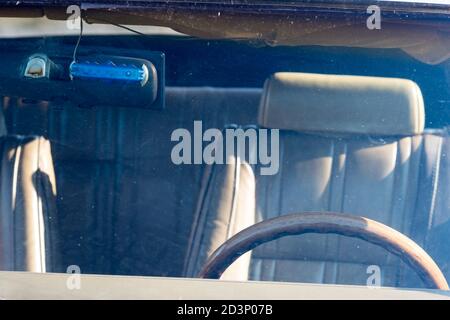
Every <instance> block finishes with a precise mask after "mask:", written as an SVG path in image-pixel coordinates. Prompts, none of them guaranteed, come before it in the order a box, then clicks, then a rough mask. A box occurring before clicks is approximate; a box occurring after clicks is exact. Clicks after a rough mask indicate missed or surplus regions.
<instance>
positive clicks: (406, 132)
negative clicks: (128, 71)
mask: <svg viewBox="0 0 450 320" xmlns="http://www.w3.org/2000/svg"><path fill="white" fill-rule="evenodd" d="M259 125H260V126H261V127H264V128H271V129H280V141H279V151H280V160H279V171H278V173H277V174H275V175H265V176H264V175H260V174H259V172H260V170H258V166H256V168H253V170H252V168H251V167H250V166H249V165H248V164H246V163H243V164H240V165H239V164H238V163H236V164H235V165H234V166H233V165H228V166H222V167H221V166H219V165H216V166H214V167H213V168H211V170H210V171H211V172H212V173H211V174H210V177H209V178H207V179H205V180H207V181H209V182H208V184H207V185H205V187H204V193H203V196H202V197H201V201H200V204H199V210H198V218H197V224H196V225H195V226H194V229H193V233H192V242H193V244H192V246H191V252H190V255H189V259H188V260H187V263H186V275H187V276H195V274H196V273H197V272H198V270H199V269H200V267H201V265H202V264H203V263H204V262H205V259H206V258H207V257H208V256H209V255H210V254H211V253H212V252H213V250H215V249H216V248H217V247H218V246H219V245H220V244H221V243H222V242H224V241H225V240H226V239H228V238H229V237H231V236H232V235H233V234H235V233H236V232H238V231H239V230H241V229H242V228H245V227H246V226H248V225H249V224H251V223H254V222H258V221H261V220H264V219H267V218H270V217H275V216H278V215H283V214H289V213H299V212H306V211H335V212H343V213H348V214H355V215H360V216H365V217H368V218H371V219H374V220H377V221H380V222H382V223H384V224H387V225H389V226H391V227H393V228H395V229H397V230H398V231H400V232H403V233H404V234H406V235H408V236H410V237H411V238H413V239H414V240H415V241H416V242H418V243H419V244H421V245H422V246H424V247H426V246H427V244H426V242H427V239H429V235H430V227H431V226H432V224H433V223H432V220H430V219H431V217H432V216H433V214H436V212H435V211H436V210H441V211H442V212H443V211H445V210H443V209H438V208H437V205H436V204H437V202H436V197H439V198H441V199H442V198H443V197H442V196H438V195H437V194H436V193H437V192H438V188H436V183H437V182H436V181H437V176H438V175H437V168H438V167H439V166H441V165H443V162H445V161H444V160H445V159H446V158H445V154H443V152H444V151H443V150H446V149H447V150H448V148H449V146H448V145H449V144H448V142H447V140H448V139H446V136H447V135H446V133H445V131H442V132H432V133H428V132H426V133H424V132H423V127H424V107H423V100H422V96H421V93H420V89H419V88H418V87H417V85H416V84H415V83H413V82H412V81H408V80H402V79H386V78H371V77H355V76H330V75H313V74H291V73H280V74H275V75H274V76H273V77H272V78H270V79H269V80H268V81H267V82H266V85H265V90H264V94H263V97H262V101H261V106H260V117H259ZM442 159H444V160H442ZM447 162H448V161H447ZM238 167H239V168H240V169H237V168H238ZM444 171H446V170H445V169H443V170H441V172H444ZM236 173H237V174H236ZM447 181H448V180H447ZM440 183H442V181H441V182H440ZM447 184H448V182H447ZM233 190H234V191H233ZM236 190H238V192H236ZM442 192H448V191H445V190H443V191H442ZM447 204H448V202H447ZM439 206H441V207H442V204H441V205H439ZM444 206H445V205H444ZM447 211H448V210H447ZM441 216H443V213H442V214H441ZM445 221H446V220H445ZM448 234H449V235H450V233H448ZM435 243H436V242H435ZM430 250H431V251H433V250H432V249H430ZM434 251H436V250H434ZM435 257H436V256H435ZM248 260H249V259H248V256H247V257H245V258H243V259H241V261H237V262H235V265H233V266H232V268H231V271H227V273H226V274H224V277H225V278H233V279H248V278H249V279H256V280H279V281H298V282H316V283H341V284H366V280H367V279H368V276H369V275H368V273H367V272H368V267H369V266H372V265H376V266H378V267H379V268H380V270H381V275H382V285H385V286H402V285H408V286H411V285H413V286H420V281H419V280H418V278H417V276H416V275H414V274H413V273H412V272H411V270H409V269H408V268H405V266H404V265H403V264H402V263H401V262H400V261H399V259H397V258H396V257H394V256H392V255H391V254H388V253H387V252H385V251H384V250H383V249H381V248H379V247H377V246H374V245H371V244H369V243H365V242H363V241H362V240H358V239H353V238H345V237H342V236H337V235H317V234H307V235H303V236H301V237H288V238H284V239H280V240H277V241H273V242H270V243H267V244H265V245H263V246H260V247H258V248H257V249H255V250H254V252H253V253H252V256H251V261H250V265H249V264H248ZM437 260H438V262H439V259H437ZM444 264H445V263H444V262H442V263H441V264H440V266H441V268H442V267H444ZM369 270H370V269H369ZM444 272H445V271H444Z"/></svg>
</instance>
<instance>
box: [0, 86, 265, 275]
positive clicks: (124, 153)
mask: <svg viewBox="0 0 450 320" xmlns="http://www.w3.org/2000/svg"><path fill="white" fill-rule="evenodd" d="M261 93H262V90H261V89H260V88H256V89H252V88H210V87H167V88H166V97H165V99H166V107H165V109H163V110H151V109H135V108H116V107H101V108H77V107H71V106H68V105H63V106H62V105H60V104H59V103H58V102H48V103H45V104H44V103H41V104H40V105H39V104H30V103H29V102H28V101H25V102H22V101H20V100H18V101H17V100H15V99H9V100H8V101H7V102H8V104H7V105H6V106H4V108H5V110H6V114H5V118H6V120H7V125H8V130H9V132H13V133H17V134H40V135H44V136H46V137H48V139H49V140H50V141H51V144H52V153H53V159H54V165H55V172H56V179H57V185H58V197H57V207H58V218H59V219H58V220H59V222H60V230H61V231H62V232H63V235H64V238H63V239H62V241H60V243H61V246H62V247H61V253H62V254H61V265H62V266H65V268H67V266H68V265H71V264H73V263H74V262H76V264H77V265H78V266H79V267H80V269H81V271H82V272H83V273H101V274H122V275H153V276H180V275H181V274H182V271H183V262H184V255H185V253H186V248H187V240H188V237H189V232H190V226H191V224H192V219H193V213H194V211H195V205H196V201H197V195H198V192H199V189H200V184H201V179H202V170H203V167H202V166H201V165H175V164H174V163H173V162H172V161H171V150H172V148H173V146H174V145H175V144H176V142H172V141H171V134H172V132H173V131H174V130H176V129H179V128H185V129H187V130H189V131H190V132H192V133H193V124H194V121H195V120H201V121H202V124H203V128H204V129H205V130H206V129H207V128H220V127H222V126H224V125H225V124H226V123H229V122H232V123H249V122H250V123H254V122H255V121H256V118H257V113H258V103H259V100H260V97H261ZM63 271H64V270H63Z"/></svg>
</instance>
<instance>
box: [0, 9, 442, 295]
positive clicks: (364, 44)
mask: <svg viewBox="0 0 450 320" xmlns="http://www.w3.org/2000/svg"><path fill="white" fill-rule="evenodd" d="M14 2H15V1H14ZM116 2H117V3H120V1H116ZM126 2H127V4H129V5H127V6H121V5H120V4H118V5H116V6H113V5H110V4H108V3H107V2H104V3H103V4H101V5H100V4H99V3H100V2H99V1H91V2H90V4H85V5H83V7H79V6H77V5H70V4H67V5H65V3H64V1H61V3H64V4H61V5H55V4H53V1H52V4H51V5H49V6H48V7H46V6H45V1H28V3H27V1H23V3H25V4H24V5H23V6H22V5H18V6H17V8H12V4H9V3H8V1H7V2H6V4H5V5H3V6H2V5H0V16H1V17H0V52H1V54H0V55H1V56H2V59H1V61H0V64H1V65H0V106H1V111H2V112H1V113H0V134H1V137H0V141H1V146H2V148H1V150H2V152H3V153H2V161H3V162H2V167H1V168H2V169H1V170H2V171H1V177H2V181H1V184H0V188H2V192H3V194H4V195H7V196H5V197H4V199H3V200H0V201H1V202H0V205H1V212H0V229H1V230H0V235H1V237H0V249H1V250H0V270H9V271H29V272H59V273H70V274H73V273H82V274H104V275H137V276H155V277H177V278H196V277H209V278H219V277H221V279H222V280H240V281H249V280H253V281H279V282H294V283H320V284H328V285H335V284H342V285H361V286H369V287H373V286H375V287H377V286H387V287H403V288H440V289H443V288H445V287H446V280H449V281H450V254H449V252H450V251H449V249H450V247H449V244H448V241H447V239H448V237H449V236H450V201H449V199H450V188H449V186H450V180H449V179H450V160H449V157H448V153H449V152H450V139H449V132H448V127H449V125H450V60H449V59H450V29H449V23H448V19H449V18H450V16H449V11H448V6H446V5H449V3H448V1H444V0H433V1H432V0H426V1H425V0H424V1H407V0H403V1H375V3H376V4H369V3H367V5H366V2H357V1H344V2H343V1H292V2H290V3H287V2H280V3H276V2H274V1H257V2H254V3H250V4H252V5H255V6H256V5H258V6H260V7H258V9H257V10H256V9H254V8H253V7H252V6H251V5H250V4H249V3H246V4H243V3H240V2H239V1H238V2H233V3H232V2H228V1H223V2H222V3H221V2H220V1H215V2H214V3H208V4H206V2H202V1H200V2H197V3H196V4H192V3H191V2H189V3H190V4H189V5H187V3H188V1H177V2H175V1H174V2H173V5H172V4H170V1H169V2H168V3H165V4H156V2H152V1H148V2H145V1H139V3H138V4H136V6H133V2H134V1H126ZM394 2H396V3H400V2H401V3H403V4H402V5H400V6H399V7H397V6H391V3H394ZM11 3H12V2H11ZM48 3H50V1H49V2H48ZM136 3H137V2H136ZM183 3H185V4H183ZM239 3H240V4H239ZM384 3H389V4H388V5H386V6H384ZM405 3H409V4H405ZM299 4H301V6H299ZM434 4H436V5H437V6H435V5H434ZM27 5H28V6H27ZM307 6H308V7H307ZM224 244H225V247H224V246H223V245H224ZM216 250H219V251H216ZM247 251H248V252H247ZM417 257H419V258H417ZM225 270H226V271H225Z"/></svg>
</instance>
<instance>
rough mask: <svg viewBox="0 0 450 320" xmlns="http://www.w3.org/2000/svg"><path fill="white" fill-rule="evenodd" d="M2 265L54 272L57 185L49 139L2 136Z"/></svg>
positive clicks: (0, 231) (19, 269) (0, 205)
mask: <svg viewBox="0 0 450 320" xmlns="http://www.w3.org/2000/svg"><path fill="white" fill-rule="evenodd" d="M0 150H1V169H0V176H1V180H0V194H1V201H0V270H8V271H31V272H46V271H54V270H55V269H54V266H55V263H56V261H55V260H56V256H57V251H56V248H55V247H56V246H57V243H56V237H55V232H56V222H57V221H56V220H57V219H56V218H57V217H56V205H55V196H56V185H55V175H54V170H53V162H52V156H51V150H50V143H49V142H48V141H47V140H45V139H44V138H42V137H37V136H28V137H25V136H3V137H1V138H0Z"/></svg>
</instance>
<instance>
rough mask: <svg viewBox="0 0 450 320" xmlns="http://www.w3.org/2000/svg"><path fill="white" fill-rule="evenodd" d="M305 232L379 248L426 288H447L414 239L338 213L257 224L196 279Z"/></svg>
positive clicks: (216, 255)
mask: <svg viewBox="0 0 450 320" xmlns="http://www.w3.org/2000/svg"><path fill="white" fill-rule="evenodd" d="M306 233H333V234H339V235H344V236H348V237H353V238H359V239H362V240H365V241H367V242H369V243H372V244H375V245H378V246H380V247H382V248H384V249H385V250H387V251H389V252H391V253H393V254H394V255H396V256H398V257H399V258H401V259H402V260H403V261H404V262H405V263H406V264H407V265H409V266H410V267H411V268H412V269H413V270H414V271H415V272H416V273H417V274H418V275H419V276H420V278H421V279H422V281H423V282H424V284H425V285H426V286H427V287H429V288H433V289H440V290H448V289H449V287H448V284H447V281H446V279H445V277H444V275H443V274H442V271H441V270H440V269H439V267H438V266H437V265H436V263H435V262H434V261H433V259H432V258H431V257H430V256H429V255H428V254H427V253H426V252H425V250H423V249H422V248H421V247H420V246H419V245H418V244H416V243H415V242H414V241H413V240H411V239H410V238H408V237H407V236H405V235H404V234H402V233H400V232H398V231H396V230H394V229H392V228H390V227H388V226H386V225H384V224H382V223H380V222H376V221H374V220H371V219H368V218H364V217H359V216H354V215H347V214H342V213H337V212H306V213H296V214H289V215H283V216H279V217H276V218H272V219H267V220H264V221H262V222H259V223H256V224H254V225H252V226H250V227H248V228H246V229H244V230H242V231H241V232H239V233H237V234H236V235H234V236H233V237H231V238H230V239H228V240H227V241H225V242H224V243H223V244H222V245H221V246H220V247H219V248H217V250H216V251H214V252H213V254H212V255H211V256H210V257H209V259H208V261H207V262H206V263H205V265H204V266H203V268H202V270H201V271H200V273H199V274H198V277H200V278H207V279H219V278H220V276H221V275H222V273H223V272H224V271H225V270H226V269H227V268H228V267H229V266H230V265H231V264H232V263H233V262H234V261H235V260H236V259H238V258H239V257H240V256H241V255H243V254H244V253H246V252H247V251H250V250H252V249H254V248H256V247H257V246H259V245H261V244H263V243H266V242H269V241H272V240H276V239H279V238H282V237H284V236H289V235H301V234H306Z"/></svg>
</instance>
